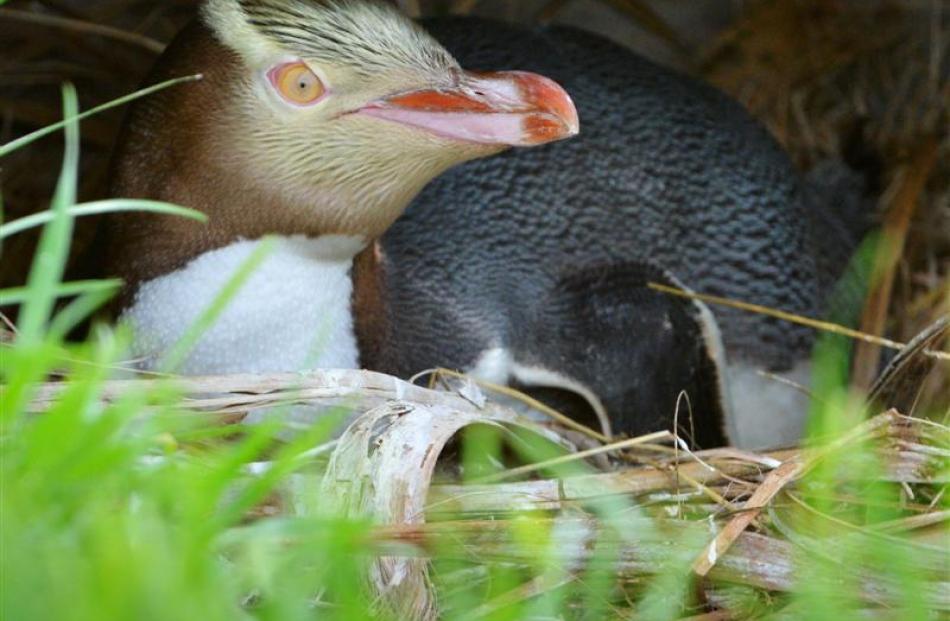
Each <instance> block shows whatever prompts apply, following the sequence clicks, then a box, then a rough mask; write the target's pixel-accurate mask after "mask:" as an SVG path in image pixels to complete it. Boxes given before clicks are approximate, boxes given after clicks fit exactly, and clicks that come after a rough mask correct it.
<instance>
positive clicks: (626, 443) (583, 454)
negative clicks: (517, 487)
mask: <svg viewBox="0 0 950 621" xmlns="http://www.w3.org/2000/svg"><path fill="white" fill-rule="evenodd" d="M663 438H670V439H671V438H673V434H671V433H670V432H669V431H657V432H655V433H649V434H647V435H645V436H639V437H636V438H630V439H629V440H621V441H620V442H614V443H613V444H607V445H605V446H598V447H597V448H592V449H588V450H586V451H580V452H578V453H572V454H570V455H562V456H561V457H555V458H554V459H548V460H545V461H541V462H538V463H536V464H528V465H527V466H520V467H518V468H512V469H510V470H505V471H504V472H499V473H498V474H493V475H489V476H487V477H483V478H481V479H478V480H477V481H475V483H493V482H495V481H502V480H504V479H509V478H511V477H514V476H519V475H522V474H527V473H529V472H535V471H536V470H541V469H543V468H550V467H551V466H560V465H563V464H567V463H571V462H575V461H580V460H582V459H587V458H588V457H594V456H595V455H602V454H604V453H609V452H611V451H619V450H623V449H626V448H630V447H633V446H637V445H638V444H646V443H648V442H653V441H654V440H660V439H663Z"/></svg>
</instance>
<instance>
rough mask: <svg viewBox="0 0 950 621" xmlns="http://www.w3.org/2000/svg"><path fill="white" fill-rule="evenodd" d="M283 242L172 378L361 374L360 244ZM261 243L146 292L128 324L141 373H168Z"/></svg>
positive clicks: (195, 266) (216, 257) (128, 314)
mask: <svg viewBox="0 0 950 621" xmlns="http://www.w3.org/2000/svg"><path fill="white" fill-rule="evenodd" d="M275 242H276V243H274V245H273V246H272V248H271V249H270V251H269V252H267V253H266V254H264V255H263V259H262V260H261V261H260V262H259V263H258V264H257V266H256V268H254V269H253V271H252V272H250V275H249V276H248V277H247V278H246V280H245V281H244V283H243V285H242V286H241V287H240V289H238V291H237V292H236V293H235V294H234V295H233V296H232V297H231V298H230V300H229V301H228V303H227V304H226V305H225V306H224V307H223V310H221V312H220V314H218V315H217V318H216V319H215V320H214V322H213V323H212V324H211V325H210V326H209V327H207V329H205V330H204V331H202V332H201V334H200V337H199V338H198V340H197V342H195V344H194V346H193V347H191V348H190V349H189V350H188V351H189V353H188V355H187V356H186V357H185V359H184V362H183V363H182V364H181V365H180V366H179V367H178V368H176V369H172V370H174V371H177V372H181V373H185V374H189V375H215V374H227V373H268V372H270V373H275V372H295V371H302V370H306V369H313V368H356V367H357V366H358V364H359V354H358V350H357V345H356V336H355V334H354V331H353V316H352V307H351V295H352V292H353V281H352V278H351V275H350V268H351V266H352V262H353V259H352V257H353V256H354V255H355V253H356V252H358V250H359V248H360V247H361V243H360V242H359V241H356V240H352V239H350V238H341V237H336V236H328V237H321V238H316V239H314V238H307V237H302V236H295V237H281V238H278V239H276V240H275ZM262 243H263V242H262V241H260V240H257V241H239V242H235V243H233V244H231V245H230V246H226V247H224V248H219V249H217V250H212V251H210V252H206V253H205V254H203V255H200V256H199V257H197V258H195V259H194V260H192V261H191V262H190V263H189V264H188V265H186V266H185V267H183V268H182V269H180V270H178V271H175V272H172V273H170V274H166V275H164V276H161V277H159V278H156V279H154V280H150V281H148V282H146V283H144V284H142V285H141V286H140V288H139V290H138V292H137V294H136V296H135V299H134V301H133V303H132V305H131V306H130V307H129V308H128V309H127V310H126V311H125V313H124V314H123V320H125V321H126V322H128V323H129V324H130V325H131V327H132V330H133V339H134V340H133V349H134V354H135V356H136V358H137V359H139V360H141V363H140V366H142V367H143V368H146V369H150V370H155V369H158V368H159V367H160V366H161V365H162V359H163V357H164V356H165V355H167V353H168V352H170V351H172V350H173V348H175V347H176V346H177V344H178V343H180V342H182V340H183V339H185V338H186V335H189V331H190V329H191V327H192V326H194V325H196V323H197V322H199V320H202V318H204V317H206V316H207V313H208V309H210V308H212V306H213V305H214V304H215V301H216V300H218V299H219V296H220V294H221V292H222V290H223V289H224V288H225V286H226V285H227V284H228V283H229V282H231V280H232V278H233V277H234V275H235V274H236V273H238V271H239V270H241V269H242V266H246V265H247V262H248V261H249V259H251V258H252V255H253V254H254V252H255V250H257V249H258V247H259V246H260V245H261V244H262ZM341 257H345V258H341ZM189 337H190V335H189Z"/></svg>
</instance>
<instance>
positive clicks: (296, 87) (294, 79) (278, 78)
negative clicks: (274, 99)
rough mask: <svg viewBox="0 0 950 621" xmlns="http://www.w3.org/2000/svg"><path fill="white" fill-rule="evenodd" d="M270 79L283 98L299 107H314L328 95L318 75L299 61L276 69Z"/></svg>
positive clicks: (269, 74) (270, 73)
mask: <svg viewBox="0 0 950 621" xmlns="http://www.w3.org/2000/svg"><path fill="white" fill-rule="evenodd" d="M268 77H269V78H270V82H271V84H272V85H273V86H274V88H275V89H277V92H278V93H280V96H281V97H283V98H284V99H286V100H287V101H288V102H290V103H292V104H295V105H298V106H309V105H313V104H315V103H316V102H317V101H318V100H320V98H321V97H323V95H324V94H325V93H326V88H325V87H324V86H323V82H321V81H320V78H319V77H317V74H315V73H314V72H313V71H311V70H310V67H308V66H307V65H306V64H305V63H302V62H299V61H298V62H292V63H285V64H283V65H279V66H277V67H274V68H273V69H271V70H270V72H269V73H268Z"/></svg>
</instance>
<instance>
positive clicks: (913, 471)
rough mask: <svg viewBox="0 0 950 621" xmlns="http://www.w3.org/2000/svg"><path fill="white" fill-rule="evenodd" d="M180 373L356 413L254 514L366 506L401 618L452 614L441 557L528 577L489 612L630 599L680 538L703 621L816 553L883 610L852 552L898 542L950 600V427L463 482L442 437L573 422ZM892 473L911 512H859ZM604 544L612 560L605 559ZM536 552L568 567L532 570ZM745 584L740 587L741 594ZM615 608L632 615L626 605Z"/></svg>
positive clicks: (242, 404)
mask: <svg viewBox="0 0 950 621" xmlns="http://www.w3.org/2000/svg"><path fill="white" fill-rule="evenodd" d="M156 381H158V380H131V381H122V382H112V383H109V384H108V385H107V386H106V389H105V390H104V392H103V395H102V398H103V399H105V400H114V399H119V398H121V396H122V395H123V394H125V393H128V392H130V391H131V392H140V391H143V390H148V389H149V388H150V386H149V384H150V383H154V382H156ZM173 383H174V384H175V385H176V386H177V388H178V389H180V390H181V391H182V393H183V394H184V395H185V396H186V399H185V400H184V401H183V404H184V405H185V406H186V407H187V408H188V409H191V410H193V411H195V412H196V413H200V414H201V415H205V416H215V417H224V418H225V419H228V420H233V418H234V417H235V416H236V415H238V414H239V413H248V412H254V411H259V410H261V409H273V408H275V407H281V406H294V407H295V408H299V407H300V406H304V405H306V406H307V407H308V408H309V411H310V412H311V414H310V416H319V413H320V412H325V411H327V410H330V409H339V408H340V407H341V406H343V407H346V408H348V409H349V410H351V411H352V412H353V414H354V420H353V422H352V424H350V425H349V426H348V428H347V430H346V431H345V432H344V433H343V435H342V436H341V437H340V438H339V439H338V440H336V441H334V442H333V443H331V445H329V446H326V447H321V448H319V449H317V450H314V451H312V452H311V453H310V455H311V456H312V457H313V459H315V460H316V463H315V465H314V466H313V467H312V468H309V469H306V468H305V469H304V470H302V471H301V472H300V473H299V474H297V475H295V476H293V477H291V478H290V479H289V480H288V483H287V484H286V485H285V487H284V489H283V491H282V492H281V498H280V499H278V500H276V501H273V502H274V506H272V507H271V509H270V510H264V509H261V508H258V510H256V511H255V512H254V517H257V518H258V519H260V518H268V517H272V516H273V515H275V514H281V513H288V512H293V511H294V510H295V508H300V507H305V506H308V507H310V509H311V510H312V509H313V505H314V502H316V504H317V508H318V509H321V508H322V509H324V510H325V509H333V510H334V511H335V512H338V513H342V514H344V515H348V516H351V517H357V518H359V517H366V516H370V517H372V518H373V519H374V520H375V521H376V522H377V523H378V524H379V526H378V527H377V528H376V531H375V536H374V537H373V539H374V541H375V542H376V545H377V547H378V550H379V557H378V558H377V559H376V561H375V563H374V564H373V565H372V568H371V570H370V572H369V574H368V575H367V576H366V582H367V588H368V589H370V590H371V597H372V599H370V600H368V601H375V602H377V604H378V605H379V606H380V607H381V608H382V609H385V610H387V611H388V612H390V613H393V614H395V618H401V619H407V620H411V619H420V620H429V619H435V618H436V617H437V616H438V614H440V612H444V610H441V608H440V606H441V605H442V602H441V600H440V598H439V595H440V593H439V592H437V591H436V589H435V587H434V584H435V583H438V584H439V585H440V586H441V588H446V585H447V584H448V585H450V584H451V583H452V576H445V575H439V576H438V580H433V572H434V571H436V569H435V568H434V567H433V566H432V565H431V564H430V562H429V560H430V559H431V558H432V557H433V556H438V557H439V559H440V560H445V559H447V558H450V559H455V560H456V561H458V562H460V563H463V564H468V566H469V570H468V573H466V574H465V576H466V577H465V580H466V582H467V583H469V584H471V582H472V581H475V582H476V583H477V581H478V580H486V579H487V576H488V570H487V567H488V566H489V565H491V564H498V563H501V564H505V565H506V566H507V567H509V568H512V567H514V568H519V569H520V570H522V571H524V572H525V575H533V576H534V577H533V578H530V579H529V580H528V581H527V582H525V583H524V584H523V585H522V586H521V587H519V589H518V590H517V592H515V593H509V594H506V595H504V596H502V597H500V598H499V599H498V600H490V601H487V602H485V603H483V604H482V607H483V608H484V610H481V609H480V610H478V611H469V612H471V613H473V614H474V616H476V617H477V616H479V614H481V613H487V612H490V610H491V608H492V606H495V605H501V604H503V603H505V602H509V603H510V601H512V600H511V598H515V601H519V600H521V599H530V598H532V597H535V596H538V595H541V594H543V593H546V592H548V591H552V590H555V589H560V588H568V587H569V586H570V585H572V584H573V583H575V582H577V581H583V580H584V576H585V575H586V573H587V572H590V571H593V570H595V569H596V568H598V567H599V568H601V569H608V570H609V571H611V572H612V574H613V575H614V576H615V582H616V588H615V591H614V596H615V597H614V599H616V600H617V601H618V602H622V601H624V599H625V598H626V600H627V601H628V602H632V601H636V598H637V597H638V595H639V594H640V593H641V591H642V585H643V584H644V583H645V581H646V580H647V579H648V578H650V577H652V576H656V575H658V574H663V573H664V572H668V571H670V566H669V560H670V557H671V554H673V551H675V550H679V551H680V553H682V552H683V551H684V550H685V552H686V554H688V555H689V556H688V557H687V558H686V559H685V560H686V561H687V562H686V563H685V564H682V563H681V565H682V566H681V567H680V568H679V572H680V573H678V574H677V575H679V576H680V578H682V575H683V572H691V573H692V574H693V576H694V577H695V579H696V580H697V581H698V585H699V594H700V595H701V597H700V602H701V603H700V604H699V605H700V606H701V607H703V608H705V609H706V610H707V611H709V610H711V611H713V612H707V614H712V615H718V616H714V617H709V618H717V619H718V618H722V619H724V618H734V619H743V618H750V617H751V616H754V615H753V614H752V612H751V611H749V610H746V609H745V608H744V607H745V606H748V605H749V604H748V602H749V601H750V598H751V600H753V601H755V600H761V601H766V600H771V599H774V598H776V597H781V594H783V593H789V592H792V591H795V590H796V588H798V585H799V581H800V579H801V575H800V572H801V568H802V562H803V560H805V559H807V561H808V562H809V563H815V562H824V563H828V564H830V566H833V567H838V566H839V565H840V567H838V569H836V570H835V571H838V572H841V571H844V572H847V574H848V575H853V576H858V580H857V585H858V592H859V595H858V597H859V599H860V600H862V601H863V602H864V604H865V605H866V606H867V608H868V610H870V611H876V612H877V613H884V614H885V617H886V611H887V607H888V606H889V605H892V604H893V603H894V602H893V597H894V596H895V595H894V594H895V593H896V592H897V588H898V587H897V584H896V583H895V582H894V580H895V578H894V577H893V576H892V575H890V574H889V573H888V572H886V571H883V570H882V569H881V568H880V567H877V568H874V567H862V566H856V565H851V564H850V563H853V562H854V559H855V558H862V556H861V554H855V548H856V547H866V546H867V545H869V544H871V543H875V542H876V543H880V542H884V543H886V544H887V545H888V546H889V548H888V549H889V550H890V551H891V552H893V550H894V547H900V548H902V549H903V550H904V551H905V552H908V553H910V554H913V558H914V559H915V563H916V564H917V568H918V569H919V570H920V571H921V572H922V574H923V575H925V576H927V579H928V582H927V583H926V588H925V591H924V592H922V593H921V594H920V597H921V598H923V601H924V602H925V604H926V606H927V608H928V609H931V610H934V611H940V612H941V613H947V612H950V598H948V594H950V583H948V582H947V576H948V575H950V558H948V557H947V555H946V554H945V547H944V544H945V538H944V537H945V526H946V522H947V521H948V519H950V513H948V512H947V511H945V510H942V509H941V506H940V497H941V495H942V493H943V492H942V490H943V489H944V488H945V487H946V485H947V484H950V468H948V466H950V429H948V428H947V427H944V426H941V425H938V424H936V423H932V422H927V421H922V420H918V419H913V418H908V417H905V416H902V415H900V414H899V413H897V412H896V411H890V412H887V413H885V414H882V415H880V416H877V417H875V418H873V419H871V420H869V421H867V422H865V423H863V424H861V425H859V426H857V427H856V428H855V429H853V430H852V431H850V432H849V433H847V434H846V435H844V436H843V437H840V438H838V439H836V440H834V441H833V442H830V443H828V444H826V445H823V446H820V447H818V448H814V449H808V450H798V449H791V450H784V451H777V452H771V453H764V454H758V453H750V452H743V451H739V450H735V449H715V450H709V451H701V452H697V453H692V452H690V451H689V450H688V448H687V447H685V446H684V445H683V444H682V443H681V442H680V441H679V440H678V438H676V437H675V436H673V435H672V434H669V433H658V434H651V435H650V436H647V437H644V438H637V439H630V440H625V441H621V442H617V443H614V444H606V445H603V444H600V443H597V445H596V446H597V447H598V448H597V449H595V450H593V451H591V450H589V451H586V452H585V454H587V455H588V456H590V455H592V453H599V454H602V455H608V456H609V458H610V459H609V462H608V463H606V465H605V467H602V468H597V467H595V466H594V465H593V463H591V462H588V463H584V467H583V468H581V469H580V470H579V471H574V472H570V473H560V474H558V473H557V472H556V471H554V470H552V469H553V467H554V466H555V465H556V464H564V463H565V462H568V461H571V460H573V461H575V462H581V459H580V456H579V455H576V454H575V455H570V454H567V455H564V456H561V457H556V458H553V459H548V460H546V461H544V462H542V463H536V464H531V465H529V466H527V467H520V468H514V469H505V470H501V471H499V472H497V473H495V474H494V475H493V476H490V477H482V478H481V479H480V480H479V481H475V482H473V483H469V484H464V483H462V482H461V481H459V480H458V478H459V477H458V474H459V470H458V469H457V468H449V469H446V468H444V467H443V468H441V469H437V465H439V464H440V463H441V462H444V461H446V460H451V459H452V457H451V455H450V454H448V452H447V451H446V447H447V446H448V445H449V444H450V441H451V440H452V439H453V438H454V437H455V436H456V435H457V434H459V433H460V432H461V431H462V430H464V429H466V428H470V427H472V426H475V425H478V426H484V425H489V426H491V427H493V428H496V429H500V430H502V433H503V435H505V436H506V437H508V438H510V440H511V442H513V443H518V442H523V441H524V438H525V436H524V434H525V433H528V434H532V435H535V436H537V437H539V438H543V439H545V440H546V441H547V442H549V443H553V444H557V445H560V446H562V447H564V448H566V449H570V448H571V447H570V442H569V441H567V440H566V439H565V438H564V437H563V436H564V428H562V427H559V426H558V425H557V424H556V423H552V422H550V421H547V422H544V420H543V419H542V420H541V422H539V421H538V420H534V419H528V418H525V417H523V416H520V415H518V414H515V413H514V412H512V411H510V410H507V409H506V408H503V407H500V406H498V405H495V404H494V403H493V401H492V400H491V399H487V398H485V397H484V396H483V395H482V396H479V395H478V393H477V391H476V390H473V388H472V386H471V385H469V384H465V385H463V386H462V387H461V390H457V389H458V388H459V386H458V385H456V384H451V385H446V387H448V388H451V390H447V391H434V390H428V389H424V388H420V387H417V386H414V385H411V384H407V383H405V382H402V381H400V380H397V379H395V378H390V377H387V376H384V375H380V374H376V373H368V372H359V371H317V372H314V373H312V374H309V375H285V376H269V377H262V376H253V377H249V376H235V377H225V378H190V379H187V378H182V379H179V380H174V381H173ZM66 389H67V386H65V385H63V384H49V385H46V386H44V387H42V388H41V389H40V390H39V392H38V393H37V395H36V400H35V402H34V404H33V407H34V408H35V409H36V410H37V411H43V410H45V409H47V408H48V407H49V405H50V404H51V402H53V401H54V400H55V399H56V398H57V397H58V395H59V394H61V393H62V392H63V391H64V390H66ZM327 454H330V458H329V462H328V463H327V462H326V461H324V460H323V458H325V456H326V455H327ZM862 456H863V457H862ZM856 458H857V459H868V458H870V459H872V460H874V461H876V462H879V465H880V467H878V468H875V469H872V470H868V469H867V468H858V467H855V466H856V464H858V462H856V461H854V460H855V459H856ZM829 464H831V465H829ZM441 465H442V466H445V465H446V464H444V463H442V464H441ZM822 467H824V468H828V467H833V468H835V469H837V470H839V471H840V473H839V474H837V475H836V476H835V477H834V479H833V480H834V484H833V486H832V487H830V488H829V487H827V486H824V487H821V486H819V488H817V490H816V489H812V488H811V487H809V484H808V483H807V481H808V476H809V473H810V472H811V471H813V470H815V469H817V468H822ZM260 472H267V464H254V467H251V468H249V469H248V476H255V473H260ZM871 472H873V475H872V474H869V473H871ZM884 482H887V483H896V484H899V485H900V486H902V488H903V489H904V490H905V491H904V499H903V501H902V505H903V506H901V507H899V508H898V509H897V512H898V513H899V514H900V518H899V519H896V520H890V521H886V522H878V523H868V524H860V523H851V522H850V520H852V519H854V516H855V515H860V514H862V513H865V512H867V511H868V509H869V508H868V507H865V506H864V503H867V502H872V501H871V500H869V499H868V497H861V495H860V494H859V493H855V492H856V491H860V490H862V489H864V488H865V487H866V486H868V485H875V484H877V485H879V484H881V483H884ZM316 490H320V491H319V493H315V491H316ZM822 494H824V495H830V496H831V497H834V498H835V501H834V503H832V504H831V505H830V506H831V507H832V508H833V509H832V510H831V511H829V510H828V509H827V508H825V509H822V508H816V506H812V504H810V503H811V502H812V500H813V499H814V498H816V497H817V498H819V499H820V498H821V495H822ZM825 511H829V512H827V513H826V512H825ZM526 513H527V515H530V516H531V520H532V522H531V528H532V529H537V530H539V531H549V532H551V533H552V537H553V540H552V542H549V543H545V542H544V541H543V540H538V541H533V540H530V541H522V542H520V543H519V544H517V545H512V542H511V539H510V537H511V533H512V532H513V530H516V529H517V528H519V524H521V525H522V527H523V525H524V516H525V515H526ZM551 543H553V544H554V545H553V546H552V545H551ZM604 546H606V547H607V549H610V550H613V551H615V552H616V554H615V555H614V556H612V557H611V558H604V557H603V556H602V555H599V554H598V553H597V550H598V549H604ZM803 554H804V555H805V556H804V557H803V556H802V555H803ZM540 558H546V559H548V562H550V563H551V564H552V566H553V567H556V571H548V572H541V573H540V574H534V573H532V572H535V571H536V570H537V566H538V565H537V564H538V559H540ZM845 559H847V560H845ZM842 563H849V564H848V565H846V566H845V565H842ZM736 589H740V591H741V592H742V593H743V595H742V597H740V598H738V599H737V592H736ZM740 600H741V601H740ZM743 602H745V603H743ZM617 606H619V608H618V609H617V610H616V612H617V616H618V617H622V616H623V615H624V614H626V613H625V612H624V605H623V604H617ZM628 612H629V611H628ZM786 612H789V611H786ZM475 613H478V614H475ZM687 613H688V611H684V614H687Z"/></svg>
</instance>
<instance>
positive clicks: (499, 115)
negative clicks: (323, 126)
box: [358, 71, 580, 147]
mask: <svg viewBox="0 0 950 621" xmlns="http://www.w3.org/2000/svg"><path fill="white" fill-rule="evenodd" d="M358 112H359V114H364V115H367V116H372V117H376V118H379V119H385V120H388V121H393V122H396V123H400V124H402V125H408V126H411V127H417V128H419V129H424V130H427V131H429V132H431V133H433V134H436V135H439V136H442V137H445V138H451V139H455V140H461V141H465V142H475V143H479V144H485V145H497V146H512V147H529V146H536V145H541V144H545V143H548V142H554V141H556V140H563V139H565V138H570V137H571V136H575V135H577V133H578V131H579V128H580V125H579V121H578V118H577V109H576V108H575V107H574V102H573V101H571V97H570V95H568V94H567V92H566V91H565V90H564V89H563V88H561V86H560V85H558V84H557V82H554V81H553V80H550V79H548V78H546V77H544V76H541V75H537V74H534V73H527V72H524V71H505V72H499V73H482V74H474V73H465V74H463V75H462V79H461V80H460V83H459V86H458V87H456V88H452V89H433V90H420V91H411V92H408V93H401V94H398V95H394V96H393V97H390V98H387V99H384V100H381V101H377V102H374V103H372V104H370V105H368V106H366V107H364V108H362V109H360V110H359V111H358Z"/></svg>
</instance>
